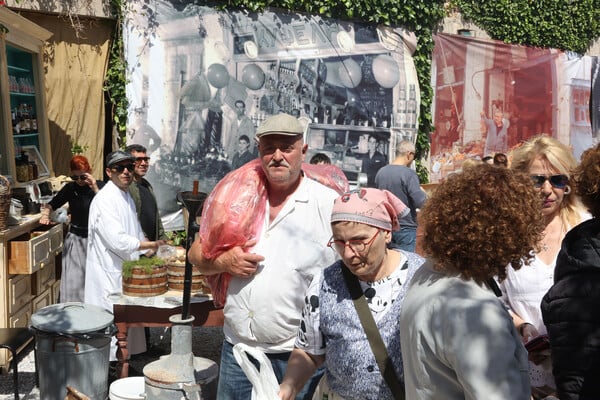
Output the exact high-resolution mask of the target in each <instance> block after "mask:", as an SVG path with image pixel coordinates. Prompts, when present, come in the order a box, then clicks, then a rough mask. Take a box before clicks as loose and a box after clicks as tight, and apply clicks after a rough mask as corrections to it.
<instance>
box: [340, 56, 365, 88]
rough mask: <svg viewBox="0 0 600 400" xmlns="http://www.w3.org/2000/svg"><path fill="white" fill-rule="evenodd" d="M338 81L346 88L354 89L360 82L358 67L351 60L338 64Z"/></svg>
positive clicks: (360, 72)
mask: <svg viewBox="0 0 600 400" xmlns="http://www.w3.org/2000/svg"><path fill="white" fill-rule="evenodd" d="M339 74H340V81H341V82H342V85H344V86H345V87H347V88H355V87H357V86H358V84H359V83H360V81H361V80H362V71H361V69H360V65H358V63H357V62H356V61H354V60H353V59H352V58H347V59H345V60H344V61H342V63H341V64H340V68H339Z"/></svg>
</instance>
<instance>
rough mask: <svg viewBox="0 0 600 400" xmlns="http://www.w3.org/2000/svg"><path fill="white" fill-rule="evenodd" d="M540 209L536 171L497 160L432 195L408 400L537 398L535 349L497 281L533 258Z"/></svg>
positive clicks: (404, 317)
mask: <svg viewBox="0 0 600 400" xmlns="http://www.w3.org/2000/svg"><path fill="white" fill-rule="evenodd" d="M539 213H540V203H539V198H538V196H537V194H536V192H535V191H534V190H533V188H532V185H531V183H530V179H529V178H528V177H527V176H525V175H522V174H517V173H515V172H513V171H510V170H509V169H507V168H498V167H495V166H492V165H489V164H482V165H480V166H479V167H477V168H467V169H465V170H463V172H462V173H456V174H452V175H450V176H449V177H448V178H447V180H446V181H445V182H444V183H442V184H441V185H440V186H439V187H438V188H437V189H436V190H435V191H434V192H433V193H432V195H431V197H430V198H429V199H428V200H427V202H426V203H425V206H424V207H423V209H422V210H421V213H420V217H419V223H420V224H422V227H423V233H424V235H423V242H422V243H423V250H424V252H425V254H426V256H427V261H426V262H425V264H423V266H422V267H421V268H419V269H418V270H417V272H415V274H414V276H413V278H412V280H411V283H410V286H409V288H408V291H407V293H406V296H405V297H404V303H403V306H402V313H401V314H400V338H401V348H402V357H403V360H404V381H405V387H406V398H407V399H419V400H433V399H435V400H455V399H456V400H458V399H461V400H463V399H486V400H500V399H502V400H506V399H511V400H529V399H530V396H531V390H530V385H529V377H528V375H527V351H526V350H525V347H524V346H523V344H522V343H521V339H520V336H519V333H518V332H517V330H516V328H515V326H514V325H513V323H512V320H511V317H510V315H509V314H508V312H507V310H506V308H505V307H504V305H503V304H502V302H501V300H500V299H499V298H498V297H496V296H497V294H496V293H495V292H496V291H497V287H496V286H495V284H494V281H493V278H494V277H495V276H498V277H500V279H503V278H504V277H506V266H507V265H508V264H509V263H512V264H513V266H514V267H515V268H517V269H518V268H519V267H521V266H522V265H523V264H526V263H527V262H528V261H529V260H530V259H531V257H532V256H531V253H532V251H533V250H534V248H535V247H536V245H537V243H538V242H539V240H540V238H541V232H542V229H543V223H542V221H541V220H540V218H539ZM524 268H527V267H524Z"/></svg>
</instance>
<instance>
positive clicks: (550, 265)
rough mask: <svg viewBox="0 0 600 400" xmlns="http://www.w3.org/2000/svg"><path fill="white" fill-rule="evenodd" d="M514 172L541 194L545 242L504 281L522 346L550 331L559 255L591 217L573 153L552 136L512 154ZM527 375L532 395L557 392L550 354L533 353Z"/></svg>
mask: <svg viewBox="0 0 600 400" xmlns="http://www.w3.org/2000/svg"><path fill="white" fill-rule="evenodd" d="M511 155H512V162H511V167H510V168H511V169H513V170H515V171H519V172H523V173H526V174H528V175H529V176H530V179H531V186H532V187H533V188H534V189H535V190H536V192H537V194H538V196H539V203H540V207H541V212H540V213H539V214H538V218H539V219H540V220H542V222H543V223H544V231H543V238H542V241H541V242H540V246H539V247H538V248H537V249H536V251H535V252H534V254H533V260H532V262H531V264H530V265H529V266H527V268H521V269H518V270H517V269H515V268H513V266H512V265H511V266H509V267H508V269H507V273H506V279H505V280H504V281H502V282H501V283H500V289H501V290H502V299H503V301H504V302H505V304H506V306H507V307H508V308H509V310H510V312H511V314H512V316H513V320H514V323H515V326H516V327H517V328H518V330H519V333H520V334H521V336H522V339H523V341H524V342H528V341H529V340H531V339H533V338H535V337H537V336H540V335H545V334H546V333H547V330H546V325H544V321H543V318H542V312H541V309H540V303H541V302H542V298H543V297H544V295H545V294H546V292H547V291H548V289H550V287H551V286H552V283H553V282H554V269H555V266H556V257H557V255H558V252H559V250H560V246H561V243H562V241H563V239H564V237H565V235H566V233H567V232H568V231H569V230H570V229H571V228H572V227H574V226H576V225H578V224H579V223H580V222H582V221H583V220H585V219H588V218H589V214H587V213H586V211H585V209H584V208H583V207H582V205H581V202H580V201H579V198H578V197H577V195H576V194H575V193H573V188H572V186H571V170H572V169H573V168H575V167H576V165H577V162H576V160H575V157H573V154H572V152H571V149H570V148H569V147H568V146H566V145H564V144H563V143H561V142H559V141H558V140H556V139H554V138H552V137H550V136H543V135H542V136H535V137H533V138H531V139H529V140H528V141H527V142H525V143H523V144H522V145H521V146H520V147H518V148H516V149H515V150H514V151H513V152H512V153H511ZM529 375H530V379H531V386H532V391H533V394H534V397H535V398H536V399H537V398H543V397H545V396H547V395H551V394H553V393H554V391H555V388H556V385H555V383H554V377H553V376H552V361H551V357H549V356H548V355H547V353H542V354H530V363H529Z"/></svg>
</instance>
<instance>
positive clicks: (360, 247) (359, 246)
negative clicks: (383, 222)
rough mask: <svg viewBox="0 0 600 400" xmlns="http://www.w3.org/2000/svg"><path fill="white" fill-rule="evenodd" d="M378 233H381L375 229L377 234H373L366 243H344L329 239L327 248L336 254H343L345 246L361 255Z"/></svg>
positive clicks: (351, 241)
mask: <svg viewBox="0 0 600 400" xmlns="http://www.w3.org/2000/svg"><path fill="white" fill-rule="evenodd" d="M379 232H381V229H377V232H375V234H374V235H373V237H372V238H371V239H369V240H367V241H366V242H364V241H362V240H347V241H344V240H335V239H334V238H331V239H329V242H328V243H327V246H328V247H331V248H332V249H334V250H336V251H337V252H338V253H343V252H344V250H345V249H346V246H348V247H350V249H351V250H352V251H354V252H355V253H362V252H364V251H365V250H366V249H367V248H368V247H369V246H370V245H371V244H372V243H373V241H375V238H376V237H377V235H378V234H379Z"/></svg>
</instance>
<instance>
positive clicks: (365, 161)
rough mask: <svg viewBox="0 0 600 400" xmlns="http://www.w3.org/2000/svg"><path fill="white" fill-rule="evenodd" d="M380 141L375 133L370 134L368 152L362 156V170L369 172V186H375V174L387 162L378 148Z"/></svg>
mask: <svg viewBox="0 0 600 400" xmlns="http://www.w3.org/2000/svg"><path fill="white" fill-rule="evenodd" d="M378 145H379V142H378V140H377V137H376V136H375V135H369V138H368V141H367V149H368V151H367V153H366V154H364V155H363V156H362V166H361V172H364V173H366V174H367V186H369V187H375V176H376V175H377V172H378V171H379V170H380V169H381V168H382V167H383V166H385V165H386V164H387V159H386V158H385V156H384V155H383V154H382V153H381V152H380V151H379V150H377V146H378Z"/></svg>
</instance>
